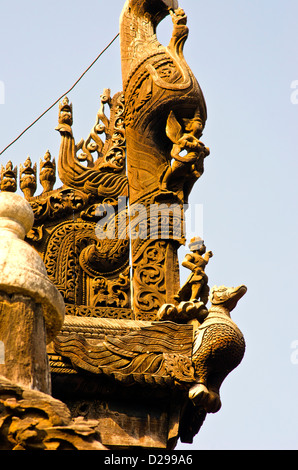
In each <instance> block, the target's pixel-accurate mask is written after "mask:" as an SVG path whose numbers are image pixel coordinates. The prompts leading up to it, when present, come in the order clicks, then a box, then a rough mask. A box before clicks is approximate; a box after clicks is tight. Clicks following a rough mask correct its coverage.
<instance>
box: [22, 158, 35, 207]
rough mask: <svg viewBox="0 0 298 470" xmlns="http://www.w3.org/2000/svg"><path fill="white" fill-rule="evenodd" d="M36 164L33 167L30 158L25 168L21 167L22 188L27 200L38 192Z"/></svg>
mask: <svg viewBox="0 0 298 470" xmlns="http://www.w3.org/2000/svg"><path fill="white" fill-rule="evenodd" d="M36 187H37V185H36V163H34V165H33V167H32V162H31V158H30V157H29V156H28V157H27V159H26V161H25V163H24V166H23V165H20V188H21V190H22V192H23V194H24V196H25V198H26V199H29V198H30V197H32V196H33V195H34V193H35V191H36Z"/></svg>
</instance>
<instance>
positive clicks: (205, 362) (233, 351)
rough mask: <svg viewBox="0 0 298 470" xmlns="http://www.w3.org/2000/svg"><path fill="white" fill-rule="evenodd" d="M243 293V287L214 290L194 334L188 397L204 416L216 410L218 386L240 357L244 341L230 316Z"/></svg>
mask: <svg viewBox="0 0 298 470" xmlns="http://www.w3.org/2000/svg"><path fill="white" fill-rule="evenodd" d="M246 291H247V288H246V287H245V286H244V285H241V286H239V287H236V288H234V287H230V288H228V287H225V286H220V287H217V286H214V287H213V288H212V289H211V294H210V301H211V307H210V309H209V311H208V315H207V317H206V318H205V320H204V321H203V323H202V324H201V325H200V326H199V327H198V328H197V329H196V332H195V339H194V346H193V358H192V360H193V364H194V368H195V376H196V379H197V383H196V384H195V385H193V386H192V387H191V389H190V391H189V397H190V398H191V399H192V400H193V401H194V403H195V404H197V405H198V406H200V407H203V408H204V409H205V410H206V411H207V412H208V413H216V412H217V411H218V410H219V409H220V407H221V401H220V396H219V389H220V386H221V384H222V382H223V380H224V379H225V378H226V376H227V375H228V374H229V373H230V372H231V371H232V370H233V369H235V368H236V367H237V366H238V365H239V364H240V362H241V361H242V358H243V356H244V352H245V341H244V338H243V335H242V333H241V331H240V330H239V328H238V327H237V325H236V324H235V323H234V322H233V321H232V320H231V317H230V312H231V311H232V310H233V309H234V308H235V307H236V305H237V302H238V300H239V299H241V297H243V295H244V294H245V293H246Z"/></svg>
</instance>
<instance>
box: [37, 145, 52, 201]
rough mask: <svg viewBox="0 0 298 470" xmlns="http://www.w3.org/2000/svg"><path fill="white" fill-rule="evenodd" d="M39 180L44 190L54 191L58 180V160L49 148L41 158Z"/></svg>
mask: <svg viewBox="0 0 298 470" xmlns="http://www.w3.org/2000/svg"><path fill="white" fill-rule="evenodd" d="M39 181H40V184H41V185H42V187H43V191H44V192H47V191H52V189H53V187H54V184H55V182H56V162H55V159H54V158H53V159H52V157H51V154H50V152H49V150H47V151H46V153H45V155H44V157H43V160H42V159H40V170H39Z"/></svg>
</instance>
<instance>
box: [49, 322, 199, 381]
mask: <svg viewBox="0 0 298 470" xmlns="http://www.w3.org/2000/svg"><path fill="white" fill-rule="evenodd" d="M192 340H193V328H192V326H190V325H178V324H176V323H173V322H145V321H132V320H112V319H103V318H82V317H72V316H70V315H67V316H66V320H65V325H64V327H63V329H62V331H61V332H60V334H59V335H58V336H57V337H56V338H55V341H54V342H53V343H52V344H51V346H50V349H49V356H50V364H51V369H52V373H56V374H59V373H61V374H65V373H66V374H74V373H78V372H79V371H80V370H83V371H87V372H89V373H91V374H95V375H105V376H107V377H109V378H113V379H116V380H118V381H120V382H121V383H123V384H124V385H132V384H146V385H149V386H150V385H151V386H161V387H169V386H170V387H173V386H177V387H178V388H185V389H188V388H189V387H190V386H191V385H192V384H193V383H194V382H195V378H194V369H193V367H192V361H191V356H192Z"/></svg>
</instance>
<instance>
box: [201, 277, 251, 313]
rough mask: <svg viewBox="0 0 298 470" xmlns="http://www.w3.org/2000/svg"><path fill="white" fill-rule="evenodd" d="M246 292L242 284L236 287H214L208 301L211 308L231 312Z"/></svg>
mask: <svg viewBox="0 0 298 470" xmlns="http://www.w3.org/2000/svg"><path fill="white" fill-rule="evenodd" d="M246 291H247V287H246V286H244V285H243V284H242V285H240V286H238V287H225V286H219V287H217V286H214V287H212V289H211V291H210V296H209V300H210V302H211V304H212V306H221V307H224V308H226V309H228V310H229V311H230V312H231V311H232V310H233V309H234V308H235V307H236V305H237V303H238V301H239V300H240V299H241V297H243V296H244V294H245V293H246Z"/></svg>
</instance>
